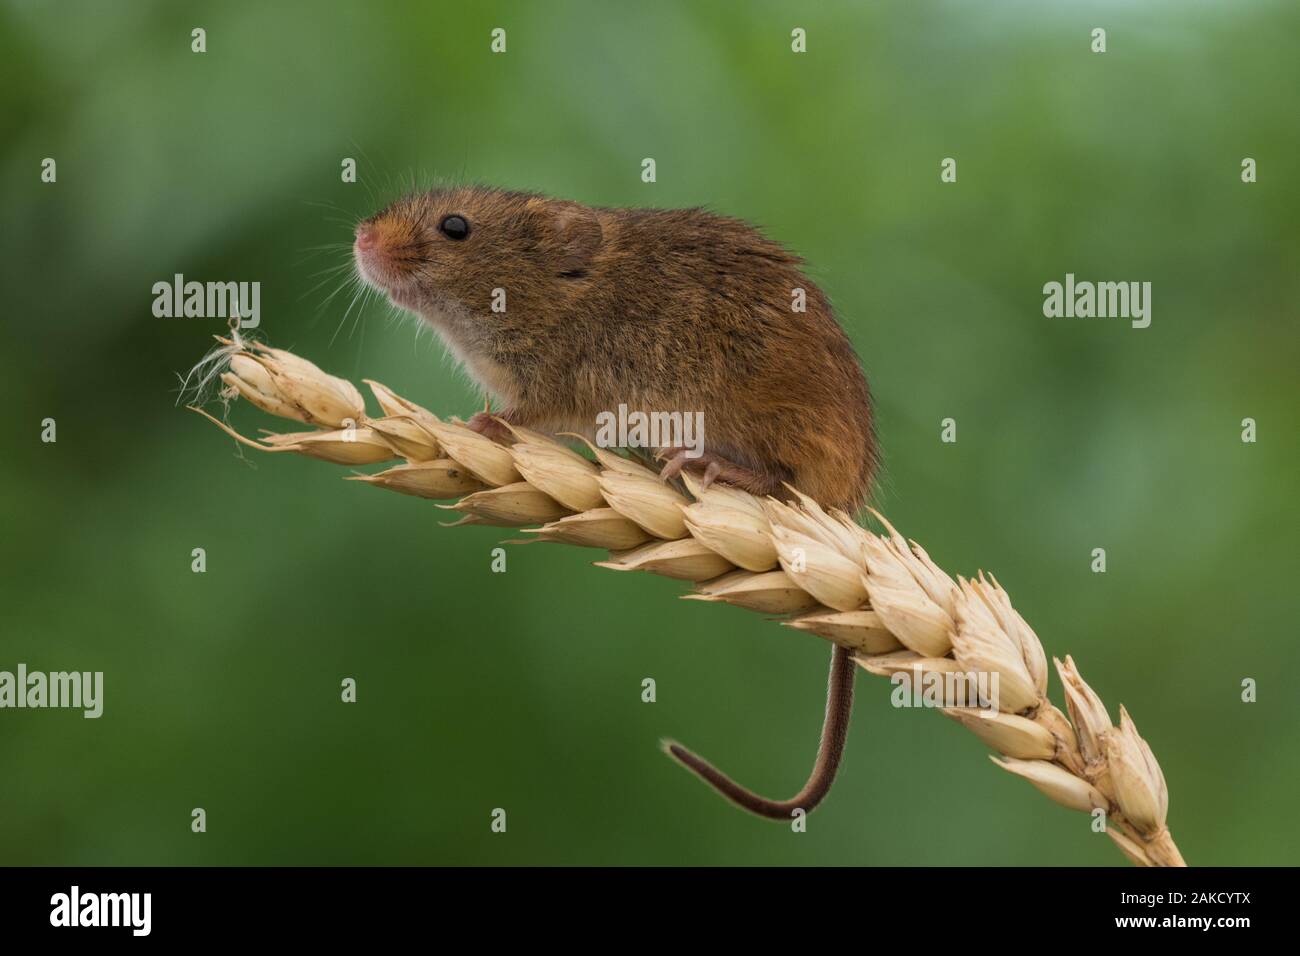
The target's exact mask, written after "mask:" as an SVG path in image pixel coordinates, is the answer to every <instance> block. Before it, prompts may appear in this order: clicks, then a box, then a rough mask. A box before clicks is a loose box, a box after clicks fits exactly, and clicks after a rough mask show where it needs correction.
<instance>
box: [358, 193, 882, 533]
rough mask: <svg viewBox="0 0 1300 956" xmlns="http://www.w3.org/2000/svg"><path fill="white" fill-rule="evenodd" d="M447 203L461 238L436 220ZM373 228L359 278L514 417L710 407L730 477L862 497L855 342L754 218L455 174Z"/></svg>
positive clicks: (860, 384)
mask: <svg viewBox="0 0 1300 956" xmlns="http://www.w3.org/2000/svg"><path fill="white" fill-rule="evenodd" d="M452 214H454V215H459V216H463V217H464V218H465V219H466V220H467V221H468V222H469V224H470V233H469V236H468V237H467V238H465V239H464V240H461V241H454V240H452V239H449V238H447V237H446V236H444V235H442V234H441V233H440V232H439V230H438V224H439V223H440V222H441V221H442V219H443V217H444V216H447V215H452ZM362 230H368V233H367V235H368V236H369V238H370V240H371V249H370V252H369V253H368V254H364V255H363V254H362V252H361V251H360V250H359V251H358V261H359V264H360V266H361V271H362V273H363V275H365V277H366V278H367V279H368V280H369V281H371V282H372V283H374V284H375V285H378V286H380V287H381V288H383V289H384V290H385V291H387V292H388V293H389V294H390V296H392V298H393V301H394V302H395V303H397V304H398V305H401V306H403V307H405V308H408V309H410V310H412V311H415V312H418V313H419V314H421V315H422V316H424V318H425V319H426V320H428V321H429V322H430V323H431V324H432V325H433V326H434V327H435V328H436V329H437V330H438V331H439V333H440V334H441V335H442V337H443V338H444V340H445V341H446V342H447V344H448V345H449V346H450V347H451V349H452V350H453V351H454V352H455V353H456V354H457V355H458V356H459V357H460V358H461V359H462V361H464V362H465V364H466V366H467V368H468V369H469V371H470V372H471V374H473V375H474V377H475V378H476V379H477V380H478V381H479V382H480V383H481V384H482V385H483V387H484V388H485V389H487V390H488V391H489V392H491V393H493V394H494V395H496V396H497V397H498V398H499V399H500V400H501V401H502V402H504V403H505V404H506V405H507V406H508V408H507V414H508V417H509V419H510V420H511V421H514V422H516V423H519V424H522V425H528V426H531V427H534V428H541V429H549V430H570V431H576V432H580V433H584V434H591V433H592V432H593V430H594V428H595V424H596V415H597V413H599V412H602V411H614V410H616V409H617V408H618V406H619V404H620V403H625V404H626V405H627V407H628V409H629V410H633V411H637V410H639V411H644V412H655V411H681V412H694V411H701V412H703V413H704V439H705V446H706V449H707V451H708V452H709V453H711V454H712V455H714V456H717V457H720V458H722V459H725V460H726V461H727V462H729V463H732V464H734V465H735V466H738V467H737V468H734V469H732V470H731V471H728V470H727V469H725V468H724V469H723V470H722V473H721V475H720V480H723V481H727V480H729V475H731V476H733V477H732V478H731V479H730V480H735V481H736V483H738V484H745V483H746V482H747V481H748V483H749V486H750V487H751V490H758V491H759V492H760V493H763V492H767V493H778V494H780V493H782V489H781V482H782V481H788V482H789V483H790V484H792V485H794V486H795V487H796V488H798V489H799V490H800V491H802V492H804V493H805V494H808V495H810V496H811V497H813V498H814V499H816V500H817V501H820V502H821V503H823V504H825V505H831V506H836V507H840V508H844V509H846V510H848V511H853V510H855V509H857V508H858V507H859V506H860V505H861V504H862V503H863V501H864V500H865V497H866V495H867V493H868V490H869V486H870V483H871V478H872V474H873V471H874V468H875V464H876V452H875V442H874V439H873V430H872V414H871V404H870V397H869V393H868V391H867V384H866V380H865V379H864V377H863V374H862V370H861V368H860V367H859V364H858V361H857V358H856V356H855V355H854V353H853V348H852V346H851V345H850V343H849V340H848V337H847V336H846V335H845V334H844V331H843V330H842V329H841V328H840V326H839V324H838V323H837V322H836V321H835V318H834V315H833V313H832V311H831V306H830V303H829V302H828V301H827V299H826V296H825V295H823V294H822V292H821V290H820V289H818V288H817V286H816V285H814V284H813V283H812V282H810V281H809V280H808V278H807V277H806V276H805V275H804V274H803V273H802V272H801V271H800V264H801V260H800V259H799V258H798V257H797V256H795V255H793V254H792V253H790V252H788V251H787V250H786V249H784V248H782V247H781V246H780V245H778V244H777V243H775V242H772V241H771V240H769V239H766V238H764V237H763V236H762V235H761V234H760V233H759V232H758V231H757V230H755V229H754V228H753V227H751V226H749V225H747V224H746V223H744V222H741V221H739V220H737V219H730V218H727V217H724V216H717V215H713V214H712V213H709V212H705V211H703V210H700V209H673V210H658V209H606V208H593V207H588V206H584V205H581V204H579V203H575V202H569V201H565V200H554V199H548V198H546V197H543V196H538V195H532V194H528V193H519V192H506V191H502V190H497V189H488V188H482V187H458V188H448V189H436V190H432V191H430V192H425V193H416V194H413V195H410V196H407V197H406V198H404V199H401V200H399V201H398V202H395V203H393V204H392V205H391V206H389V207H388V208H387V209H385V210H383V211H382V212H380V213H379V214H377V215H376V216H374V217H372V218H371V219H368V220H366V221H365V222H364V223H362V224H361V226H359V227H358V233H359V234H360V233H361V231H362ZM496 288H502V289H504V290H505V291H506V296H507V302H506V306H507V308H506V311H505V312H504V313H494V312H492V311H491V303H492V290H493V289H496ZM796 288H802V289H804V290H806V295H807V311H806V312H804V313H799V312H795V311H793V310H792V308H791V303H792V292H793V290H794V289H796ZM746 472H748V473H749V474H748V475H746V474H745V473H746Z"/></svg>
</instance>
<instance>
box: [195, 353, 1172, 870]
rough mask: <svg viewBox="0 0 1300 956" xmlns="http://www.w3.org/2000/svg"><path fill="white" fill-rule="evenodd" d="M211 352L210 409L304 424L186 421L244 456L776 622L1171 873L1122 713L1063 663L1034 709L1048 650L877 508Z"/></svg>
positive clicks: (1157, 813) (985, 586) (1003, 601)
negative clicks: (241, 429) (360, 468)
mask: <svg viewBox="0 0 1300 956" xmlns="http://www.w3.org/2000/svg"><path fill="white" fill-rule="evenodd" d="M220 341H221V342H222V348H221V349H219V350H218V351H217V353H215V354H214V357H210V359H209V361H214V360H215V362H216V363H217V366H218V368H225V369H226V370H225V371H224V372H221V375H220V377H221V380H222V382H223V383H224V384H225V386H226V387H225V389H224V390H223V392H222V396H223V398H226V399H230V398H234V397H239V396H242V397H243V398H245V399H247V400H248V401H249V402H251V403H252V404H254V405H256V406H257V407H258V408H260V409H262V410H263V411H266V412H269V413H270V414H272V415H278V416H281V417H285V418H291V419H295V420H297V421H301V422H304V423H307V424H309V425H313V426H316V430H314V431H306V432H291V433H285V434H267V435H265V436H264V437H263V439H262V440H260V441H254V440H252V439H249V438H245V437H244V436H242V435H239V434H238V433H237V432H235V431H234V430H233V429H231V428H230V427H229V426H227V425H226V424H224V423H222V422H221V421H218V420H217V419H216V418H213V417H212V416H211V415H208V413H206V412H204V411H202V410H201V409H199V408H194V410H195V411H197V412H199V413H200V414H202V415H204V416H205V417H207V418H209V419H210V420H211V421H213V422H214V423H216V424H217V425H218V427H220V428H222V429H223V430H224V431H226V432H227V433H229V434H230V435H231V436H233V437H234V438H236V439H237V440H239V441H240V442H243V443H244V444H246V445H250V446H252V447H255V448H259V449H261V450H263V451H267V452H295V453H298V454H303V455H309V456H311V457H315V458H320V459H323V460H326V461H332V462H337V463H340V464H346V465H362V464H373V463H378V462H382V461H392V460H396V459H401V460H402V463H401V464H397V465H395V466H393V467H389V468H387V469H386V470H384V471H381V472H378V473H377V474H370V475H354V476H352V477H353V479H354V480H357V481H363V482H366V483H368V484H372V485H375V486H377V487H381V488H387V489H389V490H392V491H398V492H401V493H404V494H410V495H416V496H419V497H423V498H431V499H445V500H454V503H453V504H449V505H440V507H444V508H447V509H449V510H452V511H455V512H458V513H459V514H460V515H461V518H460V520H458V521H456V522H454V523H455V524H491V525H501V526H506V527H522V528H523V531H524V533H526V534H529V535H531V536H532V538H531V539H530V540H541V541H552V542H563V543H566V544H572V545H578V546H584V547H594V548H602V549H606V550H608V551H609V557H608V559H607V560H605V561H600V562H597V566H599V567H604V568H611V569H613V570H617V571H650V572H653V573H656V574H662V575H667V576H669V577H673V578H678V579H681V580H685V581H689V582H691V583H693V584H694V585H695V593H693V594H689V595H686V597H688V598H691V599H694V600H700V601H717V602H723V603H727V604H732V605H736V606H739V607H744V608H748V609H750V610H753V611H758V612H759V613H762V614H767V615H779V616H782V617H783V618H784V620H783V623H784V624H785V625H786V626H788V627H793V628H796V629H798V630H801V631H807V632H809V633H811V634H816V635H818V636H820V637H822V638H825V639H826V640H829V641H832V642H834V643H836V644H840V645H842V646H844V647H847V648H849V649H851V650H852V651H854V654H855V660H856V661H857V663H858V664H859V665H860V666H861V667H863V668H864V669H865V670H867V671H868V672H870V673H872V674H876V675H882V676H887V677H890V678H891V680H893V681H894V682H895V684H896V685H897V686H898V687H899V688H900V689H901V691H902V692H909V689H910V692H917V693H919V692H920V691H921V690H922V689H924V694H925V696H924V698H923V699H924V700H925V701H926V702H928V703H933V704H935V705H937V706H939V708H940V709H941V710H942V712H943V713H944V714H946V715H947V716H949V717H951V718H953V719H954V720H956V721H958V722H959V723H961V724H962V725H963V726H964V727H966V728H968V729H969V730H971V731H972V732H973V733H974V734H975V735H976V736H977V737H979V739H980V740H982V741H983V742H984V743H985V744H986V745H988V746H989V747H990V748H991V749H993V750H994V751H996V752H997V755H996V756H993V757H992V758H991V759H992V760H993V761H994V762H995V763H996V764H998V765H999V766H1000V767H1002V768H1003V769H1005V770H1008V771H1010V772H1011V773H1014V774H1017V775H1019V776H1021V777H1024V778H1025V779H1026V780H1028V781H1029V782H1030V783H1032V784H1033V785H1034V786H1035V787H1037V788H1038V789H1039V790H1040V791H1042V792H1043V793H1045V794H1046V795H1047V796H1048V797H1050V798H1051V799H1053V800H1055V801H1056V802H1057V803H1060V804H1062V805H1064V806H1066V807H1070V808H1072V809H1075V810H1081V811H1083V812H1085V813H1095V812H1096V811H1097V810H1101V811H1103V812H1104V814H1105V824H1106V826H1105V831H1106V833H1107V835H1108V836H1109V837H1110V838H1111V840H1113V841H1114V842H1115V844H1116V845H1117V846H1118V847H1119V848H1120V850H1121V851H1123V853H1124V854H1125V856H1127V857H1128V858H1129V859H1130V860H1131V861H1132V862H1134V863H1136V864H1138V865H1140V866H1184V865H1185V863H1184V862H1183V858H1182V856H1181V854H1180V853H1179V852H1178V848H1177V846H1176V845H1175V844H1174V841H1173V838H1172V837H1171V836H1170V833H1169V829H1168V827H1167V826H1166V823H1165V820H1166V815H1167V811H1168V805H1169V794H1168V790H1167V788H1166V785H1165V779H1164V775H1163V774H1162V772H1161V770H1160V765H1159V764H1158V763H1157V762H1156V759H1155V756H1154V755H1153V754H1152V752H1151V748H1150V747H1149V746H1148V745H1147V743H1146V741H1145V740H1143V738H1142V737H1141V736H1140V735H1139V734H1138V732H1137V728H1136V727H1135V725H1134V723H1133V721H1132V719H1131V718H1130V717H1129V715H1128V712H1127V711H1126V710H1125V709H1124V708H1123V707H1122V706H1121V707H1120V722H1119V726H1118V727H1116V726H1114V725H1112V723H1111V720H1110V716H1109V714H1108V713H1107V710H1106V707H1105V705H1104V704H1103V703H1102V702H1101V699H1100V698H1099V697H1098V696H1097V695H1096V693H1094V692H1093V690H1092V688H1091V687H1089V686H1088V684H1087V683H1085V682H1084V680H1083V678H1082V677H1081V676H1080V675H1079V671H1078V669H1077V668H1076V667H1075V664H1074V661H1073V660H1072V659H1071V658H1070V657H1068V656H1067V657H1066V658H1065V660H1064V661H1063V662H1062V661H1061V660H1054V664H1055V668H1056V671H1057V674H1058V675H1059V676H1060V678H1061V682H1062V684H1063V685H1064V688H1065V700H1066V711H1067V712H1068V717H1067V716H1066V714H1065V713H1062V712H1061V711H1060V710H1059V709H1058V708H1057V707H1055V706H1054V705H1053V704H1052V703H1051V701H1050V700H1048V698H1047V682H1048V667H1047V658H1046V655H1045V653H1044V651H1043V647H1042V645H1041V644H1040V643H1039V640H1038V637H1037V635H1036V634H1035V633H1034V631H1033V630H1032V629H1031V628H1030V627H1029V625H1028V624H1026V623H1025V621H1024V619H1023V618H1022V617H1021V616H1020V615H1019V613H1018V612H1017V611H1016V610H1015V609H1014V608H1013V607H1012V605H1011V600H1010V598H1009V596H1008V595H1007V592H1006V591H1005V590H1003V589H1002V587H1001V586H1000V585H999V584H998V582H997V580H996V579H995V578H994V577H993V576H992V575H987V576H986V575H985V574H984V573H983V572H981V573H980V574H979V575H977V576H976V577H975V578H973V579H968V578H962V577H958V578H956V579H955V580H954V579H953V578H952V577H950V576H949V575H948V574H947V573H946V572H944V571H943V570H941V569H940V568H939V567H937V566H936V565H935V564H934V563H933V562H932V561H931V560H930V557H929V555H928V554H926V552H925V551H924V549H922V548H921V546H920V545H918V544H917V543H916V542H914V541H908V540H907V539H905V538H904V537H903V536H902V535H901V534H899V533H898V531H897V530H895V529H894V527H893V526H892V525H890V524H889V522H887V521H886V520H885V519H884V518H883V517H881V516H880V515H879V514H877V513H875V512H874V511H873V512H872V514H873V515H874V516H875V517H876V519H877V520H878V521H879V522H880V524H881V526H882V527H883V528H884V533H883V534H879V535H877V534H874V533H872V532H870V531H868V530H867V529H865V528H863V527H861V526H859V525H858V524H856V523H855V522H854V521H852V520H851V519H850V518H849V517H848V516H847V515H845V514H843V513H841V512H838V511H835V510H831V511H829V512H827V511H825V510H823V509H822V508H821V507H820V506H819V505H818V504H817V503H816V502H814V501H812V500H811V499H809V498H807V497H804V496H802V495H799V494H798V493H797V492H794V498H795V500H794V501H792V502H789V503H785V502H779V501H776V500H774V499H766V500H762V499H759V498H756V497H754V496H752V495H749V494H747V493H745V492H742V491H739V490H737V489H734V488H729V487H726V486H721V485H713V486H711V487H709V488H703V487H701V486H700V484H699V483H698V482H696V481H695V480H694V479H692V478H691V477H690V476H685V477H684V484H685V490H686V491H688V492H689V496H688V495H687V494H683V493H682V491H681V490H678V488H677V487H675V486H673V485H671V484H668V483H665V482H664V481H662V480H661V479H660V478H659V476H658V475H657V474H656V473H655V472H654V471H652V470H651V469H649V468H647V467H645V466H644V465H643V464H641V463H639V462H637V461H635V460H632V459H630V458H626V457H623V456H621V455H618V454H615V453H614V452H612V451H609V450H607V449H603V448H598V447H594V446H592V445H590V444H589V443H588V446H587V447H588V448H589V449H590V451H591V454H592V456H593V458H594V460H592V459H588V458H587V457H585V456H583V455H581V454H578V453H577V452H575V451H574V450H573V449H572V448H570V447H567V446H565V445H563V444H561V443H560V442H558V441H556V440H555V439H553V438H550V437H548V436H545V435H541V434H538V433H536V432H532V431H529V430H527V429H523V428H515V427H511V428H510V430H511V432H512V433H513V436H514V441H513V442H512V443H498V442H495V441H493V440H491V439H489V438H486V437H484V436H483V435H481V434H479V433H477V432H475V431H472V430H470V429H469V428H467V427H466V426H465V425H464V424H463V423H462V422H460V421H458V420H455V419H451V420H443V419H440V418H438V417H437V416H436V415H434V414H433V413H432V412H429V411H427V410H426V409H424V408H421V407H420V406H418V405H416V404H414V403H413V402H410V401H408V400H406V399H404V398H402V397H400V396H399V395H397V394H396V393H395V392H393V391H392V390H390V389H388V388H387V387H385V386H383V385H381V384H379V383H378V382H373V381H367V384H368V385H369V386H370V390H371V391H372V392H373V394H374V396H375V399H376V400H377V402H378V403H379V406H380V407H381V408H382V410H383V413H384V414H383V415H382V416H381V417H378V418H372V417H370V416H368V415H367V413H366V408H365V401H364V399H363V397H362V395H361V393H360V392H359V391H358V390H357V389H356V387H354V386H353V385H352V384H351V383H349V382H346V381H344V380H343V379H339V378H335V377H333V376H331V375H328V374H326V373H325V372H323V371H321V370H320V369H319V368H317V367H316V366H315V365H313V364H312V363H310V362H308V361H306V360H305V359H302V358H300V357H298V356H296V355H293V354H292V353H290V352H285V351H283V350H280V349H272V348H269V347H267V346H264V345H261V344H257V343H248V342H244V341H242V340H239V339H237V338H236V339H235V340H233V341H232V340H227V339H222V340H220ZM508 427H509V426H508ZM571 437H574V438H577V436H571ZM524 526H530V527H524ZM979 677H983V678H985V681H986V685H987V684H988V683H993V682H995V683H993V686H994V687H996V688H997V694H996V699H995V700H993V701H992V704H993V705H994V706H992V707H991V706H989V705H990V700H989V699H987V698H981V699H979V700H972V699H971V697H970V696H969V695H968V694H967V692H966V688H967V687H970V686H976V685H977V683H978V680H977V679H978V678H979ZM961 678H965V680H962V679H961ZM895 692H896V693H898V692H900V691H899V690H896V691H895ZM972 704H977V705H978V706H971V705H972Z"/></svg>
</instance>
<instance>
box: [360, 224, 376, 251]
mask: <svg viewBox="0 0 1300 956" xmlns="http://www.w3.org/2000/svg"><path fill="white" fill-rule="evenodd" d="M378 241H379V230H378V229H376V228H375V227H374V226H373V225H370V224H368V223H364V222H363V223H362V224H361V225H359V226H357V248H358V249H360V250H361V251H362V252H366V251H369V250H371V249H373V248H374V247H375V245H376V243H377V242H378Z"/></svg>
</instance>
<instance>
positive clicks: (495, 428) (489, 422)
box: [465, 409, 515, 445]
mask: <svg viewBox="0 0 1300 956" xmlns="http://www.w3.org/2000/svg"><path fill="white" fill-rule="evenodd" d="M505 422H511V423H513V422H514V415H513V413H512V410H511V409H506V410H505V411H503V412H490V411H487V410H486V409H485V410H483V411H481V412H476V413H475V414H474V415H472V416H471V417H470V420H469V421H467V422H466V423H465V427H466V428H468V429H470V430H471V431H476V432H478V433H479V434H480V435H482V436H483V437H484V438H490V439H492V440H493V441H494V442H496V443H497V444H499V445H513V444H514V443H515V436H514V433H513V432H512V431H510V429H509V428H507V427H506V426H505V424H504V423H505Z"/></svg>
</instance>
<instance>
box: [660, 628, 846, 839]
mask: <svg viewBox="0 0 1300 956" xmlns="http://www.w3.org/2000/svg"><path fill="white" fill-rule="evenodd" d="M855 668H856V665H855V664H854V663H853V653H852V652H851V651H849V650H847V649H846V648H843V647H840V646H839V645H838V644H837V645H836V646H835V651H834V653H833V654H832V655H831V675H830V681H829V684H828V686H827V691H826V718H825V720H824V721H823V722H822V737H821V743H820V744H819V745H818V747H817V761H816V763H814V764H813V769H812V773H811V774H810V775H809V777H808V782H807V783H805V784H804V785H803V788H802V789H800V791H799V792H798V793H796V794H795V795H794V796H793V797H791V798H790V799H789V800H770V799H768V798H767V797H763V796H759V795H758V794H757V793H754V792H753V791H752V790H747V789H746V788H744V787H742V786H741V785H740V784H738V783H736V782H735V781H734V780H732V779H731V778H730V777H728V776H727V775H726V774H724V773H723V772H722V771H720V770H718V769H717V768H716V767H714V766H713V764H711V763H709V762H708V761H707V760H705V759H704V758H702V757H700V756H697V755H696V754H694V753H692V752H691V751H689V750H687V749H686V748H685V747H683V746H682V745H681V744H679V743H677V742H675V741H671V740H667V741H664V745H663V746H664V751H665V752H666V753H667V754H668V755H669V756H671V757H672V758H673V759H674V760H676V761H677V762H678V763H680V764H681V765H682V766H683V767H685V768H686V769H687V770H690V771H691V772H692V773H694V774H695V775H696V776H698V777H699V778H700V779H701V780H703V781H704V782H705V783H707V784H708V785H709V786H711V787H713V789H714V790H717V791H718V793H720V794H722V795H723V796H724V797H726V798H727V799H728V800H730V801H731V802H732V803H734V804H736V806H738V807H741V808H743V809H745V810H748V811H750V812H751V813H756V814H758V815H759V816H761V817H769V818H771V819H773V820H789V819H790V817H791V815H792V814H793V813H794V811H795V810H803V811H804V812H805V813H811V812H812V810H813V808H814V807H816V806H817V804H819V803H821V802H822V798H823V797H825V796H826V794H827V793H828V792H829V791H830V789H831V784H832V783H834V782H835V774H836V772H838V770H839V769H840V759H841V758H842V757H843V756H844V741H845V739H846V738H847V737H848V733H849V718H850V716H851V715H852V712H853V676H854V670H855Z"/></svg>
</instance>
